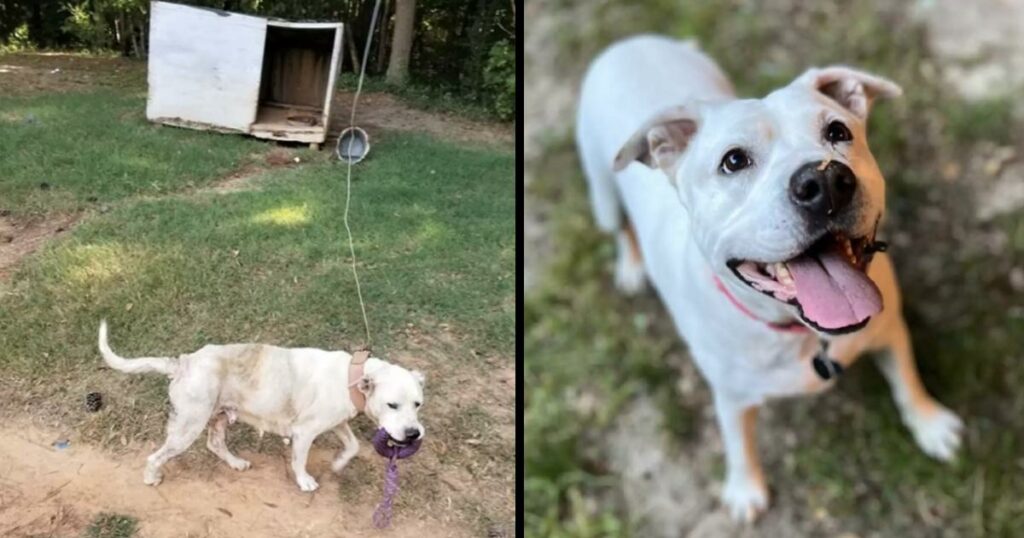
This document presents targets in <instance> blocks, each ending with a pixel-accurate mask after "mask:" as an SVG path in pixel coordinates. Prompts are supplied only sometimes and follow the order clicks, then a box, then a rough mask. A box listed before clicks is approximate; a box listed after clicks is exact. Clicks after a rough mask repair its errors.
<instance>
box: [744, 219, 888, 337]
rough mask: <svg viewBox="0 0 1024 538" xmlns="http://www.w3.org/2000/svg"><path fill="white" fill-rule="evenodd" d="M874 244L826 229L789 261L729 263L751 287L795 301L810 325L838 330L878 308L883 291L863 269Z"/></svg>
mask: <svg viewBox="0 0 1024 538" xmlns="http://www.w3.org/2000/svg"><path fill="white" fill-rule="evenodd" d="M878 245H880V244H876V243H874V242H873V240H872V239H869V238H867V237H858V238H849V237H847V236H846V235H844V234H842V233H831V232H830V233H826V234H825V235H824V236H822V237H821V238H820V239H818V240H817V241H815V242H814V243H813V244H812V245H811V246H810V247H809V248H807V249H806V250H804V251H803V252H802V253H800V254H799V255H797V256H795V257H793V258H790V259H788V260H784V261H777V262H757V261H750V260H730V261H729V262H728V264H727V265H728V267H729V268H730V269H732V272H733V273H734V274H735V275H736V276H737V277H739V279H740V280H742V281H743V282H744V283H745V284H747V285H748V286H750V287H751V288H754V289H755V290H757V291H759V292H761V293H763V294H765V295H767V296H769V297H771V298H773V299H776V300H779V301H782V302H784V303H788V304H791V305H793V306H796V307H797V309H798V311H799V314H800V318H801V319H802V320H803V321H804V322H806V323H807V324H808V325H810V326H812V327H814V328H815V329H817V330H819V331H822V332H826V333H830V334H840V333H846V332H850V331H855V330H857V329H860V328H861V327H863V326H864V325H865V324H866V323H867V322H868V320H869V319H871V316H873V315H875V314H877V313H878V312H879V311H881V310H882V294H881V292H880V291H879V290H878V286H876V285H875V283H874V282H873V281H872V280H871V279H870V278H868V276H867V274H866V271H867V267H868V264H869V262H870V261H871V258H872V256H873V254H874V252H876V251H878V250H881V248H879V246H878Z"/></svg>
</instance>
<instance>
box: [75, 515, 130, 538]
mask: <svg viewBox="0 0 1024 538" xmlns="http://www.w3.org/2000/svg"><path fill="white" fill-rule="evenodd" d="M138 522H139V521H138V520H137V519H135V518H134V517H131V516H124V515H120V514H108V513H102V514H99V515H97V516H96V519H93V520H92V523H91V524H89V527H88V528H86V529H85V537H86V538H131V537H132V536H135V531H136V530H137V527H138Z"/></svg>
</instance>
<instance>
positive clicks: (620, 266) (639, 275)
mask: <svg viewBox="0 0 1024 538" xmlns="http://www.w3.org/2000/svg"><path fill="white" fill-rule="evenodd" d="M646 282H647V276H646V275H645V274H644V264H643V263H641V262H637V261H636V260H634V259H632V257H630V256H629V255H628V254H621V255H619V260H618V262H616V264H615V288H616V289H618V290H619V291H621V292H622V293H624V294H626V295H636V294H638V293H640V292H642V291H643V290H644V285H645V284H646Z"/></svg>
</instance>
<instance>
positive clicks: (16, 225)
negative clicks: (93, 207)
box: [0, 215, 79, 280]
mask: <svg viewBox="0 0 1024 538" xmlns="http://www.w3.org/2000/svg"><path fill="white" fill-rule="evenodd" d="M78 219H79V215H54V216H52V217H49V218H46V219H35V220H30V221H26V222H16V221H14V220H12V219H11V218H9V217H6V216H3V215H0V280H3V279H4V278H6V277H8V276H9V275H10V273H11V271H13V270H14V267H15V266H16V265H17V263H18V262H19V261H20V260H21V259H22V258H24V257H25V256H28V255H29V254H31V253H33V252H35V251H36V250H38V249H39V248H40V247H41V246H43V244H44V243H46V241H47V240H49V239H50V238H52V237H55V236H57V235H59V234H61V233H64V232H66V231H68V230H69V229H71V227H72V226H74V225H75V223H76V222H77V221H78Z"/></svg>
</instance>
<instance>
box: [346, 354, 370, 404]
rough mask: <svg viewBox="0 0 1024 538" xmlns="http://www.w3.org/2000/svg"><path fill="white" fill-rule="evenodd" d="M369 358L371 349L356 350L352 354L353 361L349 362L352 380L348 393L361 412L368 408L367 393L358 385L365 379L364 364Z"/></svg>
mask: <svg viewBox="0 0 1024 538" xmlns="http://www.w3.org/2000/svg"><path fill="white" fill-rule="evenodd" d="M369 358H370V352H369V351H366V350H364V351H356V352H355V353H353V354H352V362H350V363H348V378H349V379H350V380H351V381H350V382H349V384H348V393H349V396H351V398H352V404H353V405H355V406H356V411H359V412H362V411H365V410H366V395H365V394H363V391H361V390H359V386H358V385H359V382H360V381H362V380H363V364H365V363H366V359H369Z"/></svg>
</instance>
